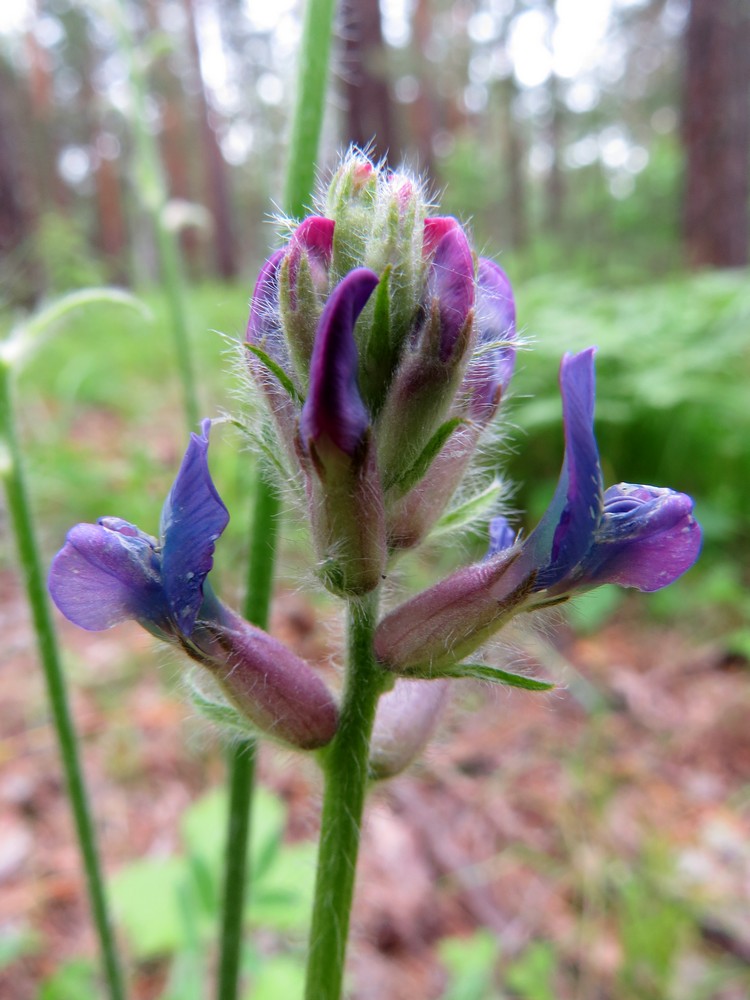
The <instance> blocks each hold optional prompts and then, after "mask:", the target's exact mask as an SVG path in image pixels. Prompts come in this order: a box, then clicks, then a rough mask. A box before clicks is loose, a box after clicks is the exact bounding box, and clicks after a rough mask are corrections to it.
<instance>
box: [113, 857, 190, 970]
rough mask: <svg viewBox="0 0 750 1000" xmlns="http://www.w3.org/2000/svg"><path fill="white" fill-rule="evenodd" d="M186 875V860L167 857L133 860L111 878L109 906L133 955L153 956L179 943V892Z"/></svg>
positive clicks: (180, 916) (175, 946)
mask: <svg viewBox="0 0 750 1000" xmlns="http://www.w3.org/2000/svg"><path fill="white" fill-rule="evenodd" d="M188 876H189V872H188V866H187V862H186V860H185V859H184V858H182V857H169V858H144V859H143V860H140V861H134V862H133V863H132V864H130V865H128V866H127V867H126V868H123V869H121V870H120V871H119V872H117V874H116V875H115V876H114V877H113V878H112V881H111V895H112V907H113V910H114V912H115V915H116V916H117V918H118V919H119V921H120V922H121V923H122V926H123V928H124V929H125V933H126V934H127V937H128V940H129V942H130V946H131V948H132V950H133V953H134V954H135V956H136V957H137V958H139V959H148V958H155V957H157V956H159V955H165V954H169V953H171V952H173V951H177V950H178V949H179V948H180V947H181V946H182V944H183V940H184V927H183V922H182V915H181V912H180V901H179V892H180V887H181V886H182V885H184V884H185V882H186V880H187V879H188Z"/></svg>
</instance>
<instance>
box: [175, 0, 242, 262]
mask: <svg viewBox="0 0 750 1000" xmlns="http://www.w3.org/2000/svg"><path fill="white" fill-rule="evenodd" d="M183 3H184V7H185V15H186V18H187V29H188V44H189V48H190V57H191V61H192V64H193V75H194V78H195V84H196V86H195V99H196V104H197V110H198V118H199V125H200V135H201V148H202V153H203V164H204V168H205V180H206V186H205V196H206V197H205V200H206V203H207V204H208V208H209V210H210V212H211V214H212V216H213V223H214V233H213V246H214V250H215V254H216V257H215V266H216V272H217V273H218V274H219V275H220V277H222V278H225V279H230V278H234V277H236V276H237V270H238V267H237V244H236V239H235V233H234V225H233V213H232V196H231V191H230V187H229V173H228V170H227V164H226V161H225V160H224V156H223V154H222V152H221V147H220V145H219V139H218V136H217V134H216V124H217V118H218V115H217V113H216V112H215V111H214V110H213V109H212V108H211V107H210V105H209V102H208V98H207V97H206V85H205V81H204V79H203V73H202V71H201V56H200V43H199V40H198V32H197V29H196V25H195V0H183Z"/></svg>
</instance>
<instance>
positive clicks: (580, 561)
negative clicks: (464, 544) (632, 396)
mask: <svg viewBox="0 0 750 1000" xmlns="http://www.w3.org/2000/svg"><path fill="white" fill-rule="evenodd" d="M560 389H561V392H562V400H563V417H564V426H565V458H564V461H563V467H562V472H561V474H560V480H559V483H558V486H557V489H556V491H555V494H554V497H553V498H552V502H551V503H550V505H549V507H548V508H547V511H546V513H545V514H544V516H543V517H542V520H541V521H540V523H539V524H538V525H537V527H536V528H535V530H534V531H533V532H532V533H531V535H530V536H529V537H528V538H527V539H526V540H525V541H519V540H518V539H514V537H513V532H512V531H511V529H510V526H509V525H508V522H507V520H506V519H505V518H504V517H499V518H496V519H495V520H494V521H493V522H492V524H491V526H490V547H489V552H488V554H487V557H486V558H485V559H484V560H482V561H481V562H479V563H475V564H474V565H473V566H468V567H466V568H465V569H460V570H457V571H456V572H455V573H453V574H451V575H450V576H449V577H447V578H446V579H445V580H442V581H441V582H440V583H438V584H436V585H435V586H434V587H431V588H430V589H429V590H426V591H424V592H423V593H421V594H418V595H417V596H416V597H413V598H412V599H411V600H409V601H407V602H406V603H405V604H402V605H401V606H400V607H398V608H396V609H395V610H394V611H391V612H390V614H388V615H386V616H385V618H384V619H383V620H382V621H381V623H380V625H379V626H378V630H377V633H376V637H375V649H376V652H377V655H378V658H379V659H380V661H381V662H382V663H383V665H384V666H386V667H388V668H389V669H391V670H393V671H394V672H396V673H400V674H409V675H414V676H434V677H439V676H441V671H442V672H443V673H444V672H445V670H447V669H450V668H451V667H452V666H454V665H455V664H456V663H458V661H459V660H461V659H463V657H465V656H467V655H469V654H470V653H472V652H473V651H474V650H475V649H477V648H478V647H479V646H480V645H481V644H482V643H483V642H484V641H485V640H486V639H488V638H489V637H490V636H491V635H492V634H494V633H495V632H497V630H498V629H499V628H501V627H502V626H503V625H504V624H505V623H506V622H507V621H508V620H509V618H511V617H513V616H514V615H516V614H518V613H519V612H520V611H530V610H533V609H534V608H536V607H540V606H543V605H544V604H545V603H547V602H548V601H549V600H550V599H555V598H558V597H566V596H568V595H569V594H571V593H573V592H575V591H582V590H588V589H591V588H592V587H597V586H599V585H601V584H604V583H617V584H620V585H621V586H624V587H636V588H637V589H639V590H645V591H651V590H658V589H659V588H660V587H665V586H667V585H668V584H670V583H672V582H673V581H674V580H676V579H677V577H678V576H681V575H682V573H684V572H685V571H686V570H688V569H689V568H690V567H691V566H692V565H693V563H694V562H695V560H696V559H697V557H698V553H699V551H700V545H701V531H700V527H699V525H698V523H697V521H696V520H695V518H694V517H693V501H692V500H691V499H690V497H688V496H686V495H685V494H684V493H676V492H674V491H673V490H669V489H660V488H657V487H653V486H631V485H629V484H627V483H621V484H620V485H619V486H613V487H611V488H610V489H608V490H607V492H606V493H605V492H604V491H603V487H602V476H601V470H600V466H599V452H598V449H597V445H596V439H595V437H594V427H593V419H594V351H593V349H591V350H588V351H583V352H581V353H580V354H576V355H566V356H565V358H564V359H563V362H562V365H561V369H560Z"/></svg>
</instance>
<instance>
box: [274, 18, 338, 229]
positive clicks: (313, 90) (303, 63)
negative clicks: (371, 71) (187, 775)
mask: <svg viewBox="0 0 750 1000" xmlns="http://www.w3.org/2000/svg"><path fill="white" fill-rule="evenodd" d="M335 10H336V0H308V2H307V6H306V8H305V23H304V25H303V29H302V45H301V48H300V56H299V76H298V77H297V104H296V107H295V111H294V119H293V122H292V134H291V137H290V142H289V154H288V159H287V174H286V185H285V187H284V203H283V205H284V211H285V212H286V213H287V214H288V215H290V216H291V217H292V218H300V217H301V216H302V215H303V214H304V212H305V209H306V208H307V207H308V205H309V201H310V195H311V194H312V190H313V187H314V185H315V168H316V165H317V162H318V144H319V141H320V131H321V129H322V127H323V112H324V111H325V96H326V88H327V86H328V63H329V60H330V54H331V36H332V34H333V15H334V12H335Z"/></svg>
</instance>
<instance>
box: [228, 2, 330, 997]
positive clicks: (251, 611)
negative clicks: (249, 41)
mask: <svg viewBox="0 0 750 1000" xmlns="http://www.w3.org/2000/svg"><path fill="white" fill-rule="evenodd" d="M335 7H336V0H308V4H307V7H306V11H305V21H304V25H303V33H302V43H301V47H300V71H299V78H298V83H297V99H296V105H295V112H294V119H293V123H292V133H291V139H290V149H289V155H288V158H287V174H286V184H285V188H284V205H285V207H286V210H287V212H288V213H289V214H290V215H295V216H301V215H302V214H303V212H304V209H305V206H306V204H307V202H308V200H309V198H310V195H311V193H312V188H313V184H314V180H315V164H316V163H317V156H318V145H319V142H320V132H321V128H322V125H323V109H324V104H325V93H326V87H327V84H328V64H329V59H330V48H331V36H332V34H333V32H332V26H333V15H334V11H335ZM279 514H280V505H279V498H278V494H277V491H276V487H275V485H274V483H273V482H272V480H271V476H270V470H268V469H267V468H266V466H265V464H264V463H263V462H259V463H258V468H257V471H256V480H255V486H254V490H253V506H252V524H251V528H250V546H249V549H250V551H249V561H248V577H247V591H246V596H245V602H244V608H243V610H244V613H245V617H246V618H247V619H248V621H251V622H252V623H253V624H254V625H257V626H258V627H259V628H266V627H267V625H268V617H269V610H270V605H271V596H272V592H273V576H274V564H275V559H276V544H277V536H278V518H279ZM256 758H257V745H256V742H255V740H246V741H244V742H241V743H236V744H235V745H234V746H233V747H232V748H231V750H230V753H229V788H230V798H229V815H228V822H227V839H226V848H225V867H224V890H223V901H222V916H221V936H220V939H219V940H220V955H219V973H218V987H217V996H218V1000H236V997H237V993H238V986H239V973H240V956H241V951H242V923H243V913H244V909H245V903H246V900H245V897H246V894H247V891H248V886H247V883H248V876H249V874H250V873H249V871H248V844H249V839H250V831H251V809H252V796H253V785H254V780H255V763H256Z"/></svg>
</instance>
